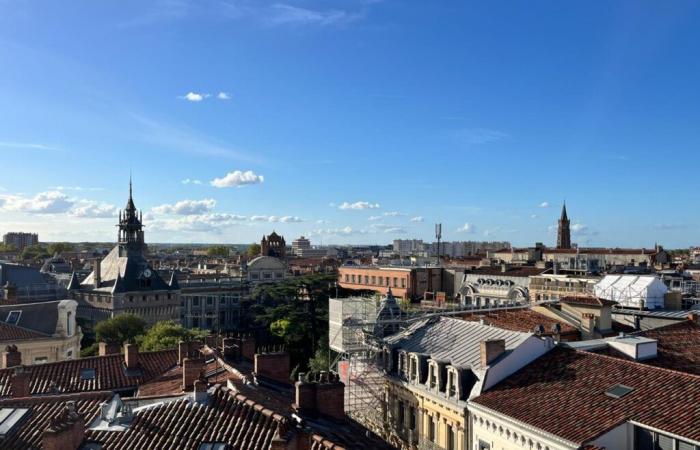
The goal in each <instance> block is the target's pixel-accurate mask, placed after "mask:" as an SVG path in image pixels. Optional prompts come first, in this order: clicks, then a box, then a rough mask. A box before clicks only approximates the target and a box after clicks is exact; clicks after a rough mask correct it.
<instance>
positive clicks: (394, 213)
mask: <svg viewBox="0 0 700 450" xmlns="http://www.w3.org/2000/svg"><path fill="white" fill-rule="evenodd" d="M384 215H385V216H386V217H399V216H405V215H406V214H404V213H400V212H398V211H387V212H385V213H384Z"/></svg>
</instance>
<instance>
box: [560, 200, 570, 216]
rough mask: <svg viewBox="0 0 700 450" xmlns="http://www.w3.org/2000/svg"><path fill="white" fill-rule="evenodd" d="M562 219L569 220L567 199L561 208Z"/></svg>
mask: <svg viewBox="0 0 700 450" xmlns="http://www.w3.org/2000/svg"><path fill="white" fill-rule="evenodd" d="M561 220H569V216H567V215H566V200H564V206H562V208H561Z"/></svg>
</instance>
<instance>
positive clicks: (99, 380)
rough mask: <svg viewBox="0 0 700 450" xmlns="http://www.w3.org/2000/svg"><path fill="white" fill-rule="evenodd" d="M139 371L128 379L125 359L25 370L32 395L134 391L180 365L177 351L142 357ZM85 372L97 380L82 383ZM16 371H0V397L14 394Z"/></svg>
mask: <svg viewBox="0 0 700 450" xmlns="http://www.w3.org/2000/svg"><path fill="white" fill-rule="evenodd" d="M139 363H140V371H139V372H138V373H137V374H135V375H132V376H130V375H128V374H127V372H126V369H125V366H124V356H123V355H109V356H95V357H92V358H80V359H74V360H69V361H61V362H56V363H49V364H40V365H34V366H25V367H24V370H25V371H26V372H28V373H29V379H30V392H31V394H32V395H37V394H51V393H69V392H86V391H104V390H121V389H132V388H134V387H136V386H137V385H140V384H142V383H144V382H146V381H148V380H151V379H153V378H155V377H156V376H158V375H160V374H161V373H164V372H166V371H167V370H168V369H170V368H171V367H173V366H174V365H175V364H176V363H177V351H176V350H162V351H157V352H145V353H140V354H139ZM82 369H94V370H95V376H94V378H89V379H81V370H82ZM13 373H14V369H12V368H10V369H2V370H0V396H2V397H6V396H9V395H10V394H11V393H12V383H11V377H12V374H13Z"/></svg>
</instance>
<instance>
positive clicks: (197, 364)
mask: <svg viewBox="0 0 700 450" xmlns="http://www.w3.org/2000/svg"><path fill="white" fill-rule="evenodd" d="M202 375H204V360H203V359H201V358H196V359H192V358H185V359H183V360H182V390H183V391H186V390H188V389H190V388H192V387H194V382H195V381H197V380H198V379H200V378H201V377H202Z"/></svg>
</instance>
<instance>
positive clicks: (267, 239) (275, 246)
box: [260, 231, 287, 258]
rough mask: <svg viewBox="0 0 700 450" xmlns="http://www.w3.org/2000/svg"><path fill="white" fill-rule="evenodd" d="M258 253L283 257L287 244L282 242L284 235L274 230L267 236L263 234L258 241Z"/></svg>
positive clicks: (285, 253)
mask: <svg viewBox="0 0 700 450" xmlns="http://www.w3.org/2000/svg"><path fill="white" fill-rule="evenodd" d="M260 255H261V256H273V257H275V258H284V257H285V256H286V255H287V244H286V243H285V242H284V237H282V236H280V235H279V234H277V233H275V232H274V231H273V232H272V233H271V234H270V235H268V236H263V238H262V240H261V241H260Z"/></svg>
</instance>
